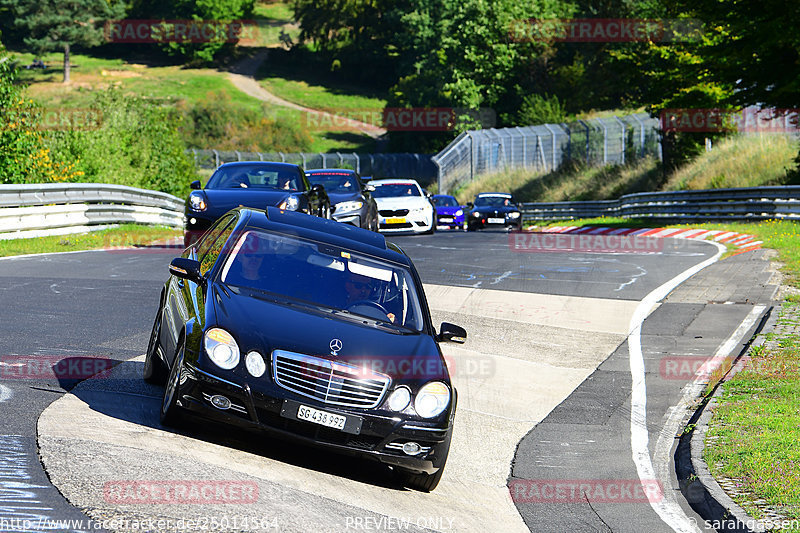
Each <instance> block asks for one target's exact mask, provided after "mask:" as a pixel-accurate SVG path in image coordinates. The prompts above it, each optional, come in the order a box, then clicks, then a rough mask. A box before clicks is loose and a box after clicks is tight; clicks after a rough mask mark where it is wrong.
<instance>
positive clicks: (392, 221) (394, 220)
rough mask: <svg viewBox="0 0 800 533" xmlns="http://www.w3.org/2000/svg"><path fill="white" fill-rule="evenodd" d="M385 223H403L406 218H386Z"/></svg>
mask: <svg viewBox="0 0 800 533" xmlns="http://www.w3.org/2000/svg"><path fill="white" fill-rule="evenodd" d="M386 223H387V224H405V223H406V219H405V218H402V217H394V218H387V219H386Z"/></svg>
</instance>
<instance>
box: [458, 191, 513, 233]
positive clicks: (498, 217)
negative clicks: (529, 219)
mask: <svg viewBox="0 0 800 533" xmlns="http://www.w3.org/2000/svg"><path fill="white" fill-rule="evenodd" d="M467 207H469V212H467V230H469V231H475V230H477V229H481V228H485V227H490V226H502V227H504V228H508V229H513V230H517V231H519V230H521V229H522V215H521V213H520V210H519V207H517V205H516V204H515V203H514V198H512V196H511V195H510V194H508V193H504V192H482V193H480V194H478V195H476V196H475V201H474V202H469V203H468V204H467Z"/></svg>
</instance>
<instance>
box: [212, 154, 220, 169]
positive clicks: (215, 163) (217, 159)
mask: <svg viewBox="0 0 800 533" xmlns="http://www.w3.org/2000/svg"><path fill="white" fill-rule="evenodd" d="M211 151H212V152H214V168H217V167H218V166H219V152H217V151H216V150H211Z"/></svg>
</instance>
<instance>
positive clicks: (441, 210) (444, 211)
mask: <svg viewBox="0 0 800 533" xmlns="http://www.w3.org/2000/svg"><path fill="white" fill-rule="evenodd" d="M459 209H462V210H463V209H464V206H463V205H457V206H455V207H453V206H446V207H437V208H436V213H437V214H439V215H455V214H456V211H458V210H459Z"/></svg>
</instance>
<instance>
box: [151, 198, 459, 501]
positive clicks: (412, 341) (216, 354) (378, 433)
mask: <svg viewBox="0 0 800 533" xmlns="http://www.w3.org/2000/svg"><path fill="white" fill-rule="evenodd" d="M169 271H170V274H171V276H170V277H169V279H168V280H167V282H166V283H165V285H164V287H163V289H162V291H161V298H160V302H159V306H158V312H157V313H156V318H155V322H154V324H153V329H152V333H151V335H150V342H149V345H148V348H147V354H146V357H145V365H144V378H145V380H147V381H149V382H153V383H165V384H166V385H165V390H164V398H163V402H162V405H161V420H162V423H164V424H167V425H168V424H170V423H173V422H174V421H175V420H176V419H177V418H179V417H181V416H182V415H183V414H184V413H185V412H187V411H191V412H194V413H196V414H199V415H202V416H205V417H210V418H213V419H216V420H218V421H222V422H224V423H228V424H232V425H235V426H239V427H242V428H248V429H252V430H258V431H265V432H268V433H270V434H273V435H276V436H280V437H285V438H289V439H297V440H300V441H302V442H305V443H308V444H311V445H314V446H318V447H323V448H326V449H329V450H333V451H338V452H343V453H349V454H355V455H359V456H363V457H367V458H372V459H375V460H377V461H380V462H382V463H384V464H386V465H389V466H391V467H392V469H393V470H394V472H395V473H396V474H397V475H398V476H399V479H400V481H401V482H402V483H403V484H404V485H405V486H408V487H410V488H414V489H417V490H423V491H430V490H433V489H434V488H435V487H436V485H437V484H438V483H439V480H440V479H441V476H442V471H443V469H444V466H445V461H446V460H447V455H448V452H449V448H450V439H451V436H452V433H453V419H454V416H455V411H456V401H457V396H456V390H455V389H454V388H453V385H452V383H451V382H450V375H449V373H448V369H447V366H446V363H445V361H444V359H443V357H442V352H441V349H440V347H439V342H442V341H452V342H464V341H465V338H466V332H465V331H464V329H463V328H461V327H458V326H455V325H453V324H448V323H446V322H443V323H442V324H441V328H440V330H439V331H438V332H437V331H436V330H435V329H434V327H433V325H432V324H431V317H430V312H429V310H428V305H427V301H426V299H425V294H424V293H423V290H422V283H421V281H420V278H419V275H418V274H417V271H416V269H415V268H414V265H413V264H412V262H411V260H410V259H409V258H408V256H407V255H406V254H405V253H403V251H402V250H401V249H400V248H398V247H397V246H395V245H393V244H391V243H387V242H386V240H385V239H384V237H383V235H380V234H378V233H374V232H370V231H366V230H363V229H361V228H356V227H353V226H350V225H346V224H340V223H338V222H335V221H332V220H324V219H321V218H317V217H313V216H308V215H305V214H302V213H297V212H291V211H288V210H282V209H278V208H274V207H268V208H267V209H266V211H259V210H253V209H247V208H237V209H233V210H231V211H230V212H229V213H227V214H225V215H224V216H223V217H222V218H221V219H220V220H218V221H217V222H216V223H215V224H214V225H213V226H212V227H211V228H210V229H209V231H208V232H206V233H205V234H204V235H203V236H202V238H201V239H200V240H199V241H198V242H197V243H196V244H195V245H193V246H191V247H189V248H187V249H186V250H185V251H184V253H183V254H182V255H181V257H177V258H175V259H173V261H172V263H171V264H170V266H169Z"/></svg>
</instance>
